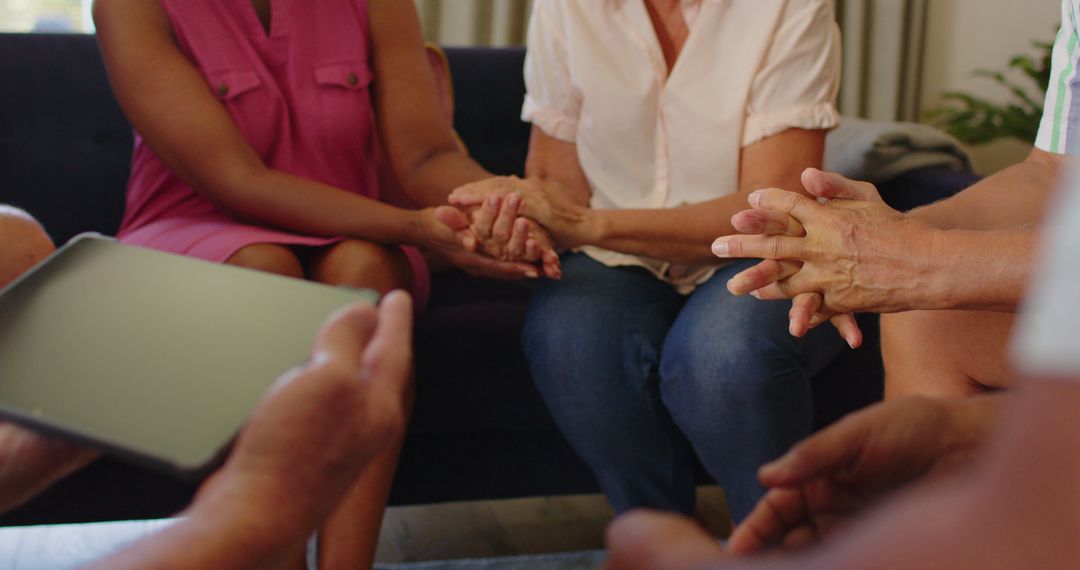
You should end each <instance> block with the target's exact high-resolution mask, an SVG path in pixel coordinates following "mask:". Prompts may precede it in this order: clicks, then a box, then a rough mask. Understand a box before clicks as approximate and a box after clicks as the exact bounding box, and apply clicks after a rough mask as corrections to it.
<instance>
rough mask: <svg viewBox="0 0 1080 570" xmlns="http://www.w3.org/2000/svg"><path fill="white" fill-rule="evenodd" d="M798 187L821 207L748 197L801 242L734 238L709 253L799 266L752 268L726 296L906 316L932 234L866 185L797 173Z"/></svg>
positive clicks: (793, 199)
mask: <svg viewBox="0 0 1080 570" xmlns="http://www.w3.org/2000/svg"><path fill="white" fill-rule="evenodd" d="M803 184H804V186H805V187H806V189H807V191H808V192H810V193H811V194H813V195H815V196H818V197H820V198H825V199H828V200H829V203H827V204H819V203H817V202H815V201H813V200H811V199H809V198H806V197H804V196H801V195H798V194H795V193H792V192H785V191H783V190H778V189H767V190H759V191H757V192H754V193H753V194H751V195H750V203H751V205H752V206H753V208H754V210H764V211H768V212H772V213H774V214H776V213H782V214H786V215H789V216H791V217H792V218H794V219H795V220H797V221H798V222H799V223H800V224H802V226H803V227H804V228H805V229H806V234H807V235H806V237H803V238H793V237H788V236H769V235H737V236H725V237H721V238H719V239H717V240H716V242H714V243H713V252H714V253H715V254H716V255H717V256H719V257H723V258H742V257H751V258H752V257H761V258H765V259H767V260H798V261H802V262H803V265H802V266H801V267H799V268H793V266H791V265H785V264H762V265H759V266H757V267H755V268H752V269H751V270H748V271H745V272H743V273H741V274H739V275H736V276H735V277H734V278H732V282H731V283H729V288H730V289H731V290H732V292H733V293H735V294H747V293H751V292H755V293H756V296H758V297H760V298H762V299H783V298H792V297H794V296H796V295H799V294H801V293H814V292H816V293H821V294H822V295H823V308H822V310H821V312H825V314H828V313H830V312H831V313H833V314H842V313H852V312H856V311H870V312H896V311H902V310H908V309H911V308H914V305H915V304H916V303H918V302H919V298H920V297H919V295H920V291H921V290H922V289H923V287H924V285H925V282H926V280H928V279H931V278H932V277H933V275H932V271H930V269H929V264H928V263H926V262H925V261H924V258H923V257H921V256H923V255H927V252H931V251H932V249H933V243H934V241H935V233H936V230H934V229H932V228H930V227H929V226H926V225H925V224H922V223H920V222H918V221H916V220H914V219H911V218H910V217H908V216H905V215H904V214H901V213H900V212H897V211H896V210H893V209H892V208H889V207H888V206H887V205H886V204H885V203H884V202H883V201H882V200H881V197H880V196H879V195H878V193H877V190H876V189H875V188H874V186H873V185H871V184H868V183H865V182H854V181H851V180H848V179H846V178H844V177H842V176H840V175H838V174H832V173H826V172H821V171H819V170H814V169H807V171H806V172H804V173H803ZM741 215H742V214H737V216H741Z"/></svg>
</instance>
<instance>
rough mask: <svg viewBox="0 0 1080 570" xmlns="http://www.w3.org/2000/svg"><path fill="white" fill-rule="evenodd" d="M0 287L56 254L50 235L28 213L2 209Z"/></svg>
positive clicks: (7, 208)
mask: <svg viewBox="0 0 1080 570" xmlns="http://www.w3.org/2000/svg"><path fill="white" fill-rule="evenodd" d="M0 244H2V245H0V286H3V285H6V284H7V283H9V282H11V281H12V280H13V279H15V278H16V277H18V276H19V275H20V274H22V273H23V272H25V271H26V270H27V269H30V268H31V267H33V266H34V265H35V264H36V263H37V262H39V261H41V260H42V259H45V258H46V257H48V256H49V254H51V253H52V252H53V249H55V248H54V247H53V242H52V239H50V238H49V236H48V234H46V233H45V230H44V229H43V228H42V227H41V224H39V223H37V221H36V220H34V218H32V217H31V216H30V215H29V214H27V213H26V212H23V211H22V210H19V209H16V208H12V207H10V206H0Z"/></svg>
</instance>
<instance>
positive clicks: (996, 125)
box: [926, 41, 1054, 145]
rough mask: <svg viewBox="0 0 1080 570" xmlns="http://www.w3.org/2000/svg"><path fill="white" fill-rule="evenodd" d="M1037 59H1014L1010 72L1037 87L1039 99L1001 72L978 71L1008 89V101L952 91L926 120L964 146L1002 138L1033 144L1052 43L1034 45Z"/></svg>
mask: <svg viewBox="0 0 1080 570" xmlns="http://www.w3.org/2000/svg"><path fill="white" fill-rule="evenodd" d="M1032 45H1033V46H1034V47H1035V48H1036V49H1037V50H1038V52H1039V53H1038V55H1037V56H1035V57H1032V56H1030V55H1015V56H1013V58H1012V59H1011V60H1010V61H1009V66H1008V67H1009V69H1015V70H1019V71H1020V72H1021V73H1022V74H1023V76H1024V77H1026V78H1027V79H1028V80H1030V82H1031V83H1034V85H1035V87H1036V88H1037V91H1036V92H1035V93H1037V97H1038V98H1036V97H1035V96H1033V94H1032V91H1031V90H1030V89H1029V88H1025V86H1023V85H1020V84H1018V83H1017V82H1015V81H1013V80H1011V79H1010V78H1009V77H1006V75H1005V73H1004V72H1002V71H990V70H986V69H979V70H976V71H975V75H976V76H979V77H985V78H987V79H990V80H992V81H994V82H995V83H997V84H999V85H1001V86H1003V87H1005V88H1006V89H1008V90H1009V92H1010V93H1011V98H1010V100H1009V101H1007V102H1006V103H1003V104H996V103H992V102H990V101H988V100H986V99H984V98H982V97H979V96H977V95H972V94H969V93H963V92H959V91H949V92H946V93H945V94H944V95H943V99H944V100H945V103H944V104H943V105H942V106H941V107H938V108H936V109H933V110H930V111H928V112H927V113H926V119H927V120H928V121H929V122H930V123H931V124H933V125H935V126H937V127H939V128H942V129H944V130H945V131H946V132H948V133H949V134H951V135H952V136H954V137H956V138H957V139H959V140H960V141H961V142H964V143H967V144H971V145H980V144H985V143H988V142H990V141H993V140H996V139H1000V138H1015V139H1019V140H1021V141H1024V142H1026V143H1034V142H1035V137H1036V135H1037V134H1038V132H1039V122H1040V120H1041V118H1042V113H1043V100H1044V99H1045V95H1046V89H1047V85H1048V84H1049V83H1050V61H1051V54H1052V52H1053V47H1054V45H1053V43H1052V42H1038V41H1036V42H1032Z"/></svg>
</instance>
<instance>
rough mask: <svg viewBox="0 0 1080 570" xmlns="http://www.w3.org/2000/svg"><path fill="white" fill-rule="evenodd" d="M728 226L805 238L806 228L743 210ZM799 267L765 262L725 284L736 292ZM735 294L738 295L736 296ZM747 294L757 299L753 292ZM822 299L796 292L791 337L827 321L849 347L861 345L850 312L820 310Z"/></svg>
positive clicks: (782, 216)
mask: <svg viewBox="0 0 1080 570" xmlns="http://www.w3.org/2000/svg"><path fill="white" fill-rule="evenodd" d="M731 224H732V226H733V227H734V228H735V230H736V231H738V232H740V233H743V234H752V235H768V236H788V237H797V238H798V237H805V236H806V229H805V228H803V226H802V224H801V223H799V221H798V220H796V219H795V218H793V217H791V216H789V215H787V214H785V213H782V212H773V211H770V210H745V211H743V212H740V213H738V214H736V215H734V216H732V218H731ZM801 268H802V262H801V261H778V260H772V259H768V260H765V261H762V262H761V263H759V264H757V265H755V266H754V267H751V268H750V269H748V270H746V271H743V272H742V273H740V274H739V275H736V276H735V277H734V278H732V279H731V280H730V281H729V282H728V288H729V289H730V290H731V291H732V292H736V291H739V290H740V289H741V288H742V287H743V286H744V285H743V283H758V282H762V281H767V280H768V279H769V277H770V276H772V275H779V274H794V273H795V272H797V271H798V270H799V269H801ZM736 294H739V293H736ZM750 294H751V295H755V296H757V294H756V292H755V291H751V292H750ZM823 303H824V298H823V297H822V295H821V293H800V294H798V295H795V297H794V298H793V299H792V301H791V310H790V311H789V312H788V332H790V333H791V335H792V336H794V337H797V338H802V337H803V336H805V335H806V333H807V332H809V331H810V329H812V328H814V327H816V326H818V325H820V324H821V323H824V322H826V321H829V322H831V323H832V325H833V327H835V328H836V330H837V331H839V333H840V336H841V337H843V338H844V340H845V341H847V343H848V346H850V347H851V348H858V347H859V346H861V345H862V340H863V336H862V330H861V329H859V325H858V323H856V321H855V315H853V314H850V313H843V314H835V313H833V312H831V311H828V310H825V309H823V307H822V305H823Z"/></svg>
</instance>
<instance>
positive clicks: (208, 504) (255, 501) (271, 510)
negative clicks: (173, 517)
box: [184, 466, 317, 552]
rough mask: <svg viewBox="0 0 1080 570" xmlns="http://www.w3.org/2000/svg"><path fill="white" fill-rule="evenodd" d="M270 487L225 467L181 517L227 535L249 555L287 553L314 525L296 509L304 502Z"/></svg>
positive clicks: (206, 485)
mask: <svg viewBox="0 0 1080 570" xmlns="http://www.w3.org/2000/svg"><path fill="white" fill-rule="evenodd" d="M272 483H273V482H272V481H265V480H263V481H260V480H259V478H258V477H241V476H238V475H236V474H234V473H230V472H229V471H228V467H227V466H226V467H225V468H223V470H221V471H219V472H218V473H217V474H215V475H214V476H213V477H212V478H211V479H209V480H208V481H207V482H206V483H205V484H203V486H202V487H201V488H200V489H199V491H198V493H197V494H196V495H195V499H194V500H193V501H192V504H191V506H190V507H189V508H188V509H187V511H185V513H184V515H185V517H186V518H187V520H190V521H191V522H192V523H193V524H194V525H195V527H196V528H200V529H209V530H211V532H217V533H222V534H225V535H228V536H230V537H232V540H235V541H237V542H239V543H242V544H243V545H244V547H245V548H248V549H250V550H251V551H252V552H256V551H258V552H269V551H272V550H275V549H287V548H289V547H291V545H292V544H294V543H295V542H297V541H305V540H306V539H307V537H308V536H309V535H310V534H311V533H312V532H313V531H314V529H315V527H316V526H317V521H315V520H314V514H313V513H311V512H305V509H302V508H298V507H300V506H302V505H303V504H304V501H296V500H295V497H290V496H289V493H288V492H287V491H286V490H284V489H279V488H278V486H275V485H273V484H272Z"/></svg>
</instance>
